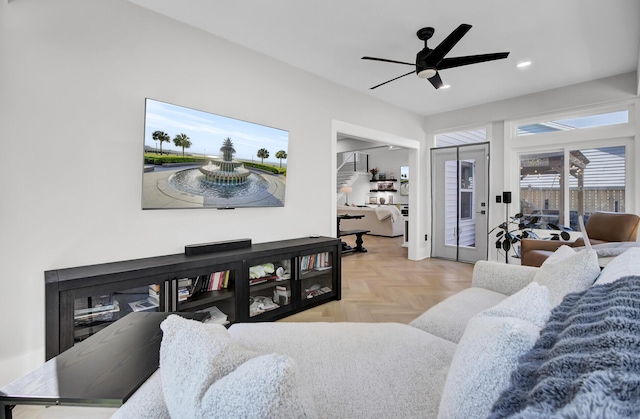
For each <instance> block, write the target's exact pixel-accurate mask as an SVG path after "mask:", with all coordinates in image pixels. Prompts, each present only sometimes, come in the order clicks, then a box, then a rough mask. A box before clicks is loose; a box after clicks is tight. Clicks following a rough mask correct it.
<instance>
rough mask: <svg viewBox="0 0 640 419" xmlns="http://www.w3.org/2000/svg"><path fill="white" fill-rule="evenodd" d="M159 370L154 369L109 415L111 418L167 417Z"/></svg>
mask: <svg viewBox="0 0 640 419" xmlns="http://www.w3.org/2000/svg"><path fill="white" fill-rule="evenodd" d="M170 417H171V416H169V411H168V410H167V405H166V404H165V403H164V393H163V392H162V379H161V378H160V370H156V372H154V373H153V374H152V375H151V377H149V378H148V379H147V381H145V382H144V383H142V385H141V386H140V387H139V388H138V389H137V390H136V392H135V393H133V394H132V395H131V397H130V398H129V399H128V400H127V401H126V402H125V403H124V404H123V405H122V406H121V407H120V408H119V409H118V410H117V411H116V413H115V414H114V415H113V416H111V419H131V418H136V419H169V418H170Z"/></svg>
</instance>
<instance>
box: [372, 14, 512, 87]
mask: <svg viewBox="0 0 640 419" xmlns="http://www.w3.org/2000/svg"><path fill="white" fill-rule="evenodd" d="M469 29H471V25H467V24H465V23H463V24H462V25H460V26H458V27H457V28H456V29H455V30H454V31H453V32H451V33H450V34H449V36H447V37H446V38H445V40H444V41H442V42H441V43H440V44H439V45H438V46H437V47H435V48H434V49H431V48H429V47H428V46H427V41H428V40H429V39H430V38H431V37H432V36H433V33H434V31H435V30H434V29H433V28H431V27H427V28H422V29H420V30H419V31H418V33H417V35H418V39H420V40H422V41H424V49H422V51H420V52H418V55H416V62H415V64H414V63H405V62H403V61H395V60H387V59H385V58H375V57H362V59H363V60H373V61H384V62H387V63H396V64H405V65H410V66H415V73H416V74H417V75H418V77H420V78H422V79H429V81H430V82H431V84H432V85H433V87H435V88H436V89H439V88H441V87H442V86H444V84H443V83H442V79H441V78H440V74H438V71H439V70H444V69H447V68H453V67H460V66H463V65H469V64H476V63H481V62H484V61H493V60H500V59H503V58H507V57H508V56H509V53H508V52H497V53H494V54H480V55H468V56H465V57H452V58H445V56H446V55H447V54H448V53H449V51H451V49H452V48H453V47H454V46H455V45H456V44H457V43H458V42H459V41H460V39H462V37H463V36H464V35H465V34H466V33H467V32H469ZM413 72H414V71H413V70H412V71H410V72H408V73H407V74H403V75H401V76H398V77H396V78H394V79H391V80H387V81H385V82H384V83H380V84H378V85H376V86H373V87H372V88H371V90H373V89H376V88H378V87H380V86H382V85H385V84H387V83H390V82H392V81H394V80H398V79H399V78H402V77H405V76H408V75H409V74H411V73H413Z"/></svg>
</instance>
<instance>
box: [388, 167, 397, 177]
mask: <svg viewBox="0 0 640 419" xmlns="http://www.w3.org/2000/svg"><path fill="white" fill-rule="evenodd" d="M388 174H389V179H395V178H396V171H395V170H393V169H391V170H389V172H388Z"/></svg>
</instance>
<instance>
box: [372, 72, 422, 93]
mask: <svg viewBox="0 0 640 419" xmlns="http://www.w3.org/2000/svg"><path fill="white" fill-rule="evenodd" d="M413 73H415V71H410V72H408V73H407V74H403V75H401V76H398V77H396V78H395V79H391V80H387V81H385V82H384V83H380V84H378V85H375V86H373V87H372V88H370V89H369V90H373V89H376V88H378V87H380V86H382V85H385V84H387V83H391V82H392V81H394V80H398V79H400V78H402V77H404V76H408V75H409V74H413Z"/></svg>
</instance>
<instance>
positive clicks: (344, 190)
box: [340, 186, 353, 205]
mask: <svg viewBox="0 0 640 419" xmlns="http://www.w3.org/2000/svg"><path fill="white" fill-rule="evenodd" d="M340 191H341V192H342V193H344V194H347V198H346V201H345V205H349V194H350V193H351V191H353V188H352V187H351V186H343V187H342V188H340Z"/></svg>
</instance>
